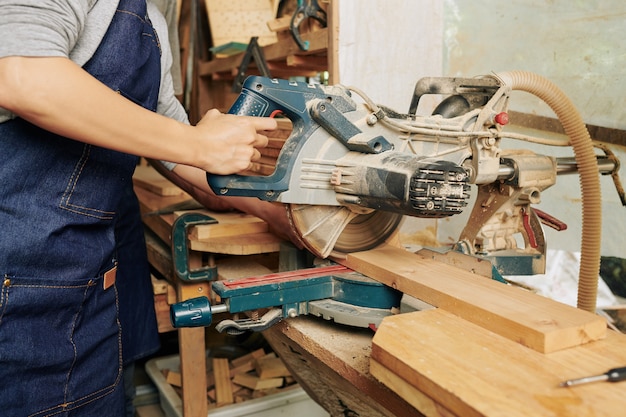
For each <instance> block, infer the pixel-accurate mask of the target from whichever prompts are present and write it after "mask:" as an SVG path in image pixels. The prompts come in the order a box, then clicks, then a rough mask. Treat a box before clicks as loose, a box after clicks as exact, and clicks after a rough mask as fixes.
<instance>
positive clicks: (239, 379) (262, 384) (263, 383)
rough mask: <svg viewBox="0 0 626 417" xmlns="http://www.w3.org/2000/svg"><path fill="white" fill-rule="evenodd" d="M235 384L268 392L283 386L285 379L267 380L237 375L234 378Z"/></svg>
mask: <svg viewBox="0 0 626 417" xmlns="http://www.w3.org/2000/svg"><path fill="white" fill-rule="evenodd" d="M233 382H234V383H235V384H237V385H241V386H243V387H246V388H250V389H252V390H255V391H257V390H267V389H270V388H279V387H281V386H282V385H283V383H284V380H283V378H267V379H261V378H259V377H258V376H255V375H251V374H237V375H235V376H234V377H233Z"/></svg>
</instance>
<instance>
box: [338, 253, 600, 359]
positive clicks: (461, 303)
mask: <svg viewBox="0 0 626 417" xmlns="http://www.w3.org/2000/svg"><path fill="white" fill-rule="evenodd" d="M338 262H340V263H342V264H344V265H346V266H347V267H349V268H352V269H354V270H355V271H358V272H360V273H362V274H364V275H367V276H369V277H371V278H373V279H375V280H377V281H380V282H382V283H384V284H386V285H389V286H391V287H393V288H397V289H398V290H400V291H402V292H403V293H406V294H408V295H411V296H413V297H415V298H418V299H420V300H422V301H425V302H426V303H428V304H431V305H433V306H436V307H440V308H442V309H445V310H447V311H449V312H451V313H454V314H456V315H458V316H460V317H462V318H464V319H466V320H468V321H470V322H472V323H474V324H477V325H479V326H482V327H484V328H485V329H488V330H491V331H493V332H495V333H498V334H499V335H501V336H503V337H506V338H507V339H510V340H513V341H515V342H518V343H520V344H522V345H524V346H527V347H530V348H532V349H535V350H537V351H539V352H543V353H547V352H554V351H557V350H560V349H565V348H568V347H573V346H579V345H581V344H584V343H588V342H590V341H593V340H599V339H602V338H603V337H605V335H606V321H605V320H604V319H603V318H601V317H599V316H597V315H595V314H591V313H589V312H586V311H583V310H579V309H576V308H574V307H570V306H567V305H565V304H561V303H559V302H556V301H553V300H551V299H548V298H545V297H541V296H538V295H536V294H533V293H531V292H529V291H526V290H523V289H521V288H518V287H513V286H509V285H505V284H502V283H500V282H497V281H494V280H491V279H489V278H484V277H481V276H477V275H475V274H472V273H471V272H469V271H466V270H463V269H460V268H456V267H454V266H451V265H447V264H444V263H442V262H438V261H436V260H434V259H432V258H424V257H421V256H419V255H416V254H413V253H411V252H408V251H406V250H403V249H401V248H396V247H392V246H383V247H379V248H376V249H373V250H369V251H364V252H357V253H353V254H349V255H348V256H347V257H346V258H345V259H338Z"/></svg>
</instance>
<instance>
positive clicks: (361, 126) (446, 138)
mask: <svg viewBox="0 0 626 417" xmlns="http://www.w3.org/2000/svg"><path fill="white" fill-rule="evenodd" d="M353 91H354V90H353V89H349V88H346V87H343V86H340V85H335V86H324V85H319V84H317V85H313V84H308V83H300V82H291V81H287V80H279V79H269V78H265V77H257V76H252V77H249V78H248V79H247V80H246V81H245V82H244V85H243V89H242V92H241V94H240V95H239V97H238V99H237V100H236V102H235V103H234V104H233V106H232V107H231V109H230V111H229V112H230V113H233V114H239V115H248V116H260V117H268V116H274V115H276V114H277V113H281V114H282V115H284V116H285V117H287V118H289V119H290V120H291V122H292V125H293V129H292V132H291V135H290V136H289V138H288V139H287V140H286V141H285V144H284V145H283V147H282V149H281V151H280V154H279V156H278V157H277V160H276V166H275V170H274V172H273V173H272V174H271V175H267V176H262V175H261V176H256V175H227V176H218V175H208V176H207V179H208V182H209V184H210V186H211V187H212V189H213V190H214V191H215V192H216V194H219V195H227V196H253V197H257V198H260V199H262V200H266V201H274V202H280V203H283V204H285V205H288V206H289V207H290V208H291V211H290V213H291V216H292V221H293V224H294V227H295V228H296V230H297V232H298V233H299V235H300V236H301V237H302V239H303V241H304V242H305V244H306V246H307V247H308V248H309V249H310V250H311V251H312V252H313V253H315V254H316V255H318V256H321V257H327V256H329V255H330V253H331V252H332V251H333V250H339V251H342V250H345V251H351V250H364V249H368V248H370V247H372V246H373V245H377V244H380V243H381V241H383V240H384V239H386V238H388V237H389V236H390V235H391V234H392V233H393V232H394V231H395V229H396V228H397V226H398V225H399V224H400V219H401V218H402V216H405V215H408V216H414V217H425V218H443V217H447V216H452V215H456V214H459V213H461V212H462V211H463V210H464V208H465V207H466V206H467V205H468V204H469V202H470V199H471V198H470V189H471V187H470V185H472V184H473V185H476V186H477V187H478V193H477V199H476V200H477V201H476V203H475V205H474V209H473V211H472V213H471V215H470V220H469V222H468V225H467V226H466V228H465V230H464V231H462V232H461V235H460V236H461V238H460V239H459V242H458V244H457V249H458V250H460V251H463V252H466V253H469V254H472V255H478V256H483V257H489V258H490V259H492V260H493V259H496V260H497V259H498V256H499V255H503V256H504V257H505V258H507V259H510V257H511V256H514V257H520V256H521V257H524V258H528V259H530V261H529V262H527V263H524V267H523V268H522V269H524V270H526V271H525V273H541V272H543V270H542V269H543V268H544V267H545V262H544V255H545V242H544V239H543V232H542V229H541V225H540V223H539V221H538V219H537V217H536V215H535V214H534V212H533V210H532V209H531V207H530V204H534V203H537V202H538V201H539V200H540V193H541V192H542V191H543V190H544V189H546V188H548V187H549V186H551V185H553V184H554V183H555V182H556V162H555V159H554V158H551V157H547V156H543V155H536V154H534V153H531V152H528V151H519V152H510V151H509V152H505V151H503V150H502V149H501V147H500V141H501V136H500V131H501V129H502V126H503V125H505V124H506V122H507V117H506V116H507V114H506V111H507V106H508V101H509V93H510V89H509V88H508V87H507V86H505V85H502V83H501V82H500V81H499V80H498V79H497V78H495V77H483V78H471V79H468V78H425V79H422V80H420V81H419V82H418V83H417V84H416V87H415V91H414V94H413V100H412V102H411V106H410V109H409V112H408V113H406V114H400V113H397V112H395V111H393V110H390V109H387V108H385V107H383V106H378V105H375V104H373V103H372V102H371V101H369V100H368V99H367V98H364V100H363V102H361V101H359V102H357V101H356V100H355V98H356V97H353ZM427 94H438V95H441V96H444V97H445V98H444V99H443V100H442V101H441V103H440V105H439V106H438V107H437V108H436V109H435V110H434V111H433V113H432V114H429V115H425V116H420V115H417V114H416V113H417V108H418V104H419V101H420V98H421V97H422V96H424V95H427ZM305 213H306V214H305ZM309 213H310V214H309ZM379 213H384V214H379ZM363 219H371V220H369V221H364V220H363ZM354 224H362V226H363V227H361V228H359V229H357V230H358V233H356V232H354V231H353V232H352V233H353V234H355V237H354V239H355V241H357V242H358V241H359V239H360V237H359V236H362V241H363V244H360V243H357V244H354V245H352V244H347V245H345V248H344V247H342V245H341V235H342V233H343V234H344V235H346V234H349V233H350V232H347V230H348V228H349V225H354ZM381 224H382V225H381ZM372 228H373V229H375V230H374V231H373V232H372V231H371V230H370V229H372ZM368 232H369V233H372V234H373V235H375V236H373V237H370V238H368V237H367V236H366V234H367V233H368ZM519 236H521V238H520V237H519ZM495 263H496V264H498V262H495ZM505 264H506V265H508V266H506V268H503V270H502V271H501V272H502V273H520V272H524V271H520V270H519V269H520V268H515V266H514V264H512V263H510V262H508V263H506V262H505V263H502V265H505ZM528 265H530V268H531V270H527V269H528ZM504 269H516V270H515V271H510V270H504Z"/></svg>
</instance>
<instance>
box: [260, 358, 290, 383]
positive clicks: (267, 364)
mask: <svg viewBox="0 0 626 417" xmlns="http://www.w3.org/2000/svg"><path fill="white" fill-rule="evenodd" d="M255 370H256V373H257V375H258V376H259V378H260V379H270V378H282V377H288V376H291V373H290V372H289V370H288V369H287V367H286V366H285V363H284V362H283V360H282V359H281V358H279V357H277V356H276V354H273V355H271V356H265V357H262V358H258V359H257V360H256V362H255Z"/></svg>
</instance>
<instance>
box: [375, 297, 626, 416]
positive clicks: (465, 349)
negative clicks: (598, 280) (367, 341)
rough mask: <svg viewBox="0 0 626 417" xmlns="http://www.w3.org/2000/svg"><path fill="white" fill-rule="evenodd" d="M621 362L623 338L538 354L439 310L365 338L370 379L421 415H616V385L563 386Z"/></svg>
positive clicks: (625, 355)
mask: <svg viewBox="0 0 626 417" xmlns="http://www.w3.org/2000/svg"><path fill="white" fill-rule="evenodd" d="M625 363H626V336H624V335H623V334H618V333H616V332H613V331H609V332H607V337H606V338H605V339H603V340H599V341H595V342H591V343H587V344H585V345H582V346H578V347H573V348H570V349H563V350H560V351H558V352H553V353H548V354H543V353H539V352H537V351H535V350H533V349H529V348H526V347H524V346H522V345H520V344H519V343H516V342H514V341H511V340H508V339H506V338H504V337H502V336H500V335H498V334H496V333H494V332H491V331H489V330H486V329H484V328H482V327H480V326H477V325H475V324H473V323H470V322H469V321H467V320H464V319H461V318H460V317H458V316H456V315H454V314H451V313H449V312H446V311H444V310H442V309H433V310H428V311H418V312H413V313H406V314H399V315H396V316H390V317H387V318H385V319H384V320H383V322H382V324H381V326H380V327H379V328H378V330H377V332H376V334H375V336H374V338H373V340H372V352H371V357H370V372H371V374H372V375H373V376H374V377H376V378H377V379H378V380H380V381H381V382H382V383H384V384H385V385H387V386H388V387H389V388H390V389H392V390H393V391H394V392H396V393H397V394H398V395H399V396H401V397H402V398H404V399H405V400H406V401H407V402H409V403H410V404H411V405H413V406H414V407H415V408H416V409H417V410H419V411H420V412H422V413H423V414H424V415H426V416H428V417H453V416H458V417H495V416H507V417H528V416H594V417H601V416H604V417H609V416H618V415H623V410H624V409H625V407H626V396H624V386H620V384H619V383H616V384H609V383H599V384H589V385H585V386H579V387H574V388H563V387H560V386H559V384H560V383H561V382H562V381H564V380H567V379H570V378H577V377H581V376H588V375H595V374H601V373H604V372H606V371H607V370H609V369H610V368H613V367H617V366H623V365H624V364H625Z"/></svg>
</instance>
